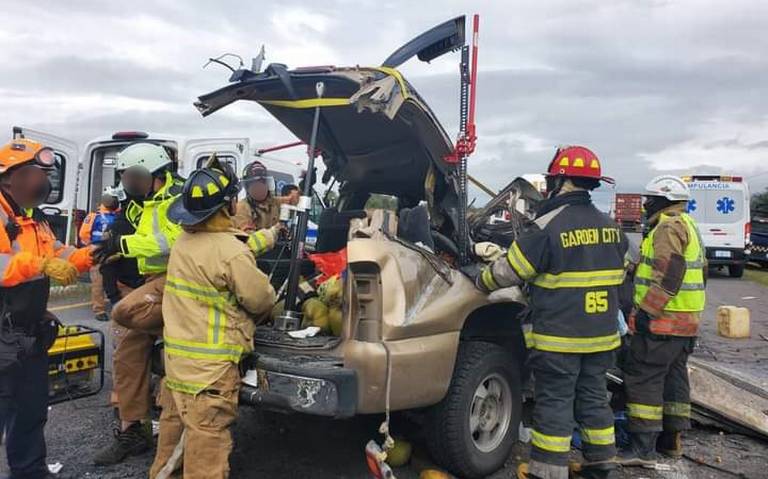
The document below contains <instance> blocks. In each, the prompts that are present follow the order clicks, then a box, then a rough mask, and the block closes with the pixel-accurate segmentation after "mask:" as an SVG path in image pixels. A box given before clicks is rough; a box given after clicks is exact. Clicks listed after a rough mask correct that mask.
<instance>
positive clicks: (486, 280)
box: [480, 266, 499, 291]
mask: <svg viewBox="0 0 768 479" xmlns="http://www.w3.org/2000/svg"><path fill="white" fill-rule="evenodd" d="M480 279H481V280H482V282H483V285H484V286H485V287H486V289H488V290H490V291H494V290H496V289H499V284H498V283H497V282H496V280H495V279H494V278H493V271H491V266H486V267H485V268H484V269H483V273H482V274H481V275H480Z"/></svg>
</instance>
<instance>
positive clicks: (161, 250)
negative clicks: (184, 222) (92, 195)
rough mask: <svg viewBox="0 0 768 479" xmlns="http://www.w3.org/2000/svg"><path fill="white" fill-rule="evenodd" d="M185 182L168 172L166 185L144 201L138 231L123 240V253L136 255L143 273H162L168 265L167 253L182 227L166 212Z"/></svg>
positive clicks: (131, 255)
mask: <svg viewBox="0 0 768 479" xmlns="http://www.w3.org/2000/svg"><path fill="white" fill-rule="evenodd" d="M182 184H183V183H182V182H181V180H180V179H179V178H176V177H175V176H173V175H172V174H171V173H168V172H166V174H165V184H164V185H163V187H162V188H160V190H159V191H158V192H157V193H155V195H154V196H153V197H152V199H151V200H147V201H144V204H143V206H142V209H141V213H140V217H139V219H138V224H137V225H136V232H135V233H134V234H132V235H126V236H123V237H122V238H121V240H120V247H121V250H122V251H121V252H122V254H123V256H125V257H128V258H136V259H137V261H138V265H139V273H141V274H158V273H163V272H165V270H166V268H167V267H168V255H169V254H170V252H171V246H173V243H174V241H176V238H177V237H178V236H179V234H180V233H181V227H180V226H179V225H177V224H175V223H173V222H171V221H170V220H168V215H167V212H168V207H169V206H171V203H173V200H174V199H175V198H176V197H177V196H178V195H180V194H181V187H182ZM126 213H128V212H126ZM136 216H137V217H138V214H136Z"/></svg>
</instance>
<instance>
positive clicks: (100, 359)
mask: <svg viewBox="0 0 768 479" xmlns="http://www.w3.org/2000/svg"><path fill="white" fill-rule="evenodd" d="M102 387H104V333H102V332H101V331H99V330H96V329H93V328H89V327H88V326H81V325H75V326H59V332H58V335H57V336H56V341H55V342H54V343H53V346H51V348H50V349H49V350H48V391H49V393H48V395H49V396H48V403H49V404H57V403H61V402H65V401H71V400H73V399H80V398H84V397H88V396H93V395H95V394H98V393H99V392H100V391H101V389H102Z"/></svg>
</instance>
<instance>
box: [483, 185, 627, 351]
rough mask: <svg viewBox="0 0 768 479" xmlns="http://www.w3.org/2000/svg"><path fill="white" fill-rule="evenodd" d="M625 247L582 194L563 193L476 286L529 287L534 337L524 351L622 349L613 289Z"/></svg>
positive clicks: (607, 220) (620, 272) (546, 205)
mask: <svg viewBox="0 0 768 479" xmlns="http://www.w3.org/2000/svg"><path fill="white" fill-rule="evenodd" d="M627 247H628V243H627V239H626V236H624V234H623V233H622V232H621V231H620V230H619V228H618V226H617V225H616V224H615V223H614V222H613V221H612V220H611V219H610V218H608V216H606V215H605V214H603V213H602V212H600V211H599V210H598V209H597V208H596V207H595V206H594V205H593V204H592V201H591V199H590V195H589V193H588V192H585V191H576V192H571V193H565V194H563V195H561V196H558V197H556V198H554V199H551V200H548V201H547V202H546V203H544V204H543V205H542V209H541V210H540V213H539V215H538V217H537V219H536V220H535V222H534V225H533V226H532V227H531V229H530V230H529V231H528V232H526V233H523V234H521V235H520V237H519V238H518V239H517V240H515V242H514V243H512V245H511V246H510V248H509V251H508V252H507V255H506V256H505V257H503V258H500V259H498V260H497V261H495V262H494V263H493V264H491V265H490V266H488V267H486V268H485V269H484V270H483V271H482V273H481V274H480V276H479V277H478V286H479V287H481V288H482V289H485V290H488V291H492V290H495V289H499V288H504V287H509V286H514V285H519V284H522V283H523V282H525V283H528V285H529V289H530V305H531V310H532V314H531V319H532V322H533V329H532V333H531V334H526V343H528V344H529V345H530V346H533V347H534V348H536V349H538V350H542V351H552V352H564V353H594V352H600V351H609V350H612V349H615V348H616V347H618V346H619V344H620V339H619V334H618V331H617V317H618V316H617V315H618V307H619V298H618V294H619V293H618V288H619V285H621V283H622V282H623V280H624V274H625V270H624V266H625V256H626V252H627Z"/></svg>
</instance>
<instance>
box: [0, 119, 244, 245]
mask: <svg viewBox="0 0 768 479" xmlns="http://www.w3.org/2000/svg"><path fill="white" fill-rule="evenodd" d="M13 137H14V138H29V139H30V140H34V141H38V142H40V143H43V144H44V145H46V146H49V147H51V148H53V150H54V151H55V153H56V166H55V167H54V170H53V171H52V172H51V174H50V179H51V183H52V185H53V189H52V190H51V194H50V195H49V196H48V200H47V201H46V203H45V204H44V205H42V206H41V209H42V210H43V212H44V213H46V214H47V215H48V217H49V221H50V223H51V226H52V227H53V229H54V231H55V232H56V236H57V237H58V238H59V239H61V240H62V241H65V242H67V243H72V242H74V238H76V236H77V235H76V231H77V229H78V228H79V226H80V222H81V221H82V219H83V217H84V216H85V214H86V213H87V212H88V211H93V210H94V209H95V208H96V207H97V206H98V204H99V200H100V198H101V195H102V192H103V191H104V188H105V187H107V186H116V185H117V184H118V182H119V181H120V178H119V176H118V175H117V172H116V171H115V167H116V165H117V152H119V151H120V150H122V149H123V148H125V147H126V146H128V145H130V144H131V143H135V142H139V141H141V142H151V143H157V144H160V145H163V146H166V147H168V149H169V150H171V152H172V153H175V154H173V155H172V159H173V160H174V162H175V163H176V165H177V171H178V172H179V174H180V175H181V176H187V175H188V174H189V173H190V172H191V171H193V170H194V169H196V168H197V167H199V166H200V165H201V164H202V163H203V161H205V160H206V159H207V158H208V157H209V156H210V155H211V153H213V152H215V153H216V154H217V156H218V157H219V158H220V159H222V160H224V161H226V162H228V163H229V164H230V165H231V166H232V167H233V168H235V171H237V172H238V173H240V172H242V170H243V167H244V166H245V164H246V163H247V162H248V161H250V159H249V155H250V140H249V139H248V138H182V137H179V136H175V135H164V134H158V133H151V134H150V133H145V132H141V131H120V132H117V133H114V134H112V135H109V136H104V137H100V138H96V139H94V140H91V141H90V142H88V143H87V144H86V145H85V148H83V150H82V156H81V155H80V151H79V148H78V145H77V144H76V143H75V142H73V141H69V140H66V139H64V138H60V137H57V136H54V135H51V134H48V133H45V132H41V131H36V130H31V129H29V128H22V127H14V128H13ZM71 213H74V214H71Z"/></svg>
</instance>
